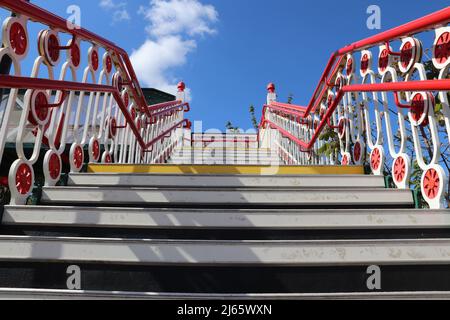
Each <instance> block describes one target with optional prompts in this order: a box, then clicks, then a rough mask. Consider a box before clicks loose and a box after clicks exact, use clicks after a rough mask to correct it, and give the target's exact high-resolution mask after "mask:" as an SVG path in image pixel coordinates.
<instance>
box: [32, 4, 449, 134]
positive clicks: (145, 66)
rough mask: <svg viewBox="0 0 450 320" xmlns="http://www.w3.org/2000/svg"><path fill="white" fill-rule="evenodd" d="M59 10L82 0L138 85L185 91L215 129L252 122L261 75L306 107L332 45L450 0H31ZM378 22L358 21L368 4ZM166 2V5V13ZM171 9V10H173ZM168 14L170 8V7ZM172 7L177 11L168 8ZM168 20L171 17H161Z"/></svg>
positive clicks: (87, 18)
mask: <svg viewBox="0 0 450 320" xmlns="http://www.w3.org/2000/svg"><path fill="white" fill-rule="evenodd" d="M32 2H33V3H35V4H38V5H40V6H42V7H44V8H46V9H48V10H51V11H52V12H54V13H56V14H58V15H60V16H64V17H67V16H68V14H67V13H66V9H67V7H68V6H69V5H72V4H75V5H78V6H80V8H81V10H82V11H81V13H82V16H81V18H82V20H81V23H82V26H83V27H85V28H87V29H89V30H91V31H94V32H96V33H98V34H100V35H102V36H103V37H105V38H108V39H110V40H112V41H113V42H115V43H116V44H118V45H119V46H121V47H123V48H124V49H126V50H127V51H128V52H129V54H130V55H132V53H133V52H135V54H134V55H133V61H134V62H135V63H136V69H137V70H138V73H139V74H140V80H141V82H142V84H143V86H146V85H150V86H156V87H160V88H161V89H167V90H171V89H173V85H174V84H176V82H177V81H179V80H184V81H185V82H186V84H187V86H188V87H189V89H190V96H191V99H192V101H191V107H192V111H191V113H190V114H189V118H190V119H191V120H203V121H204V129H207V128H219V129H223V128H224V125H225V123H226V121H227V120H231V121H232V122H233V123H234V124H235V125H238V126H240V127H242V128H244V129H245V130H247V129H248V128H250V127H251V123H250V117H249V114H248V107H249V105H250V104H254V105H255V107H256V109H257V117H258V120H259V117H260V112H261V108H262V105H263V104H264V101H265V95H266V91H265V87H266V85H267V83H268V82H274V83H275V84H276V85H277V92H278V95H279V99H280V101H285V100H286V97H287V96H288V94H289V93H292V94H293V95H294V103H296V104H300V105H304V104H307V103H308V101H309V99H310V97H311V94H312V93H313V91H314V88H315V86H316V84H317V81H318V79H319V77H320V75H321V74H322V71H323V69H324V67H325V64H326V62H327V60H328V58H329V56H330V54H331V52H333V51H334V50H336V49H338V48H341V47H343V46H344V45H346V44H349V43H351V42H354V41H357V40H360V39H362V38H365V37H368V36H371V35H373V34H376V33H378V32H381V31H383V30H387V29H390V28H392V27H395V26H397V25H400V24H403V23H406V22H408V21H411V20H414V19H416V18H419V17H421V16H424V15H426V14H428V13H431V12H434V11H436V10H439V9H442V8H444V7H446V6H447V5H448V0H446V1H444V0H433V1H426V0H414V1H411V0H396V1H392V0H391V1H388V0H378V1H377V0H371V1H366V0H342V1H328V0H322V1H299V0H277V1H273V0H272V1H268V0H242V1H237V0H217V1H214V0H152V1H150V0H58V1H48V0H33V1H32ZM373 4H375V5H378V6H380V8H381V10H382V29H381V30H369V29H368V28H367V27H366V20H367V18H368V15H367V14H366V9H367V8H368V6H369V5H373ZM172 9H173V11H172ZM177 10H178V11H177ZM168 12H172V14H168ZM173 12H176V13H173ZM169 21H170V23H169Z"/></svg>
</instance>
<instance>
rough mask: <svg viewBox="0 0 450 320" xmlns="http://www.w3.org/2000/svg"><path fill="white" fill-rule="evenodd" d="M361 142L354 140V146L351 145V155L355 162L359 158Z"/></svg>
mask: <svg viewBox="0 0 450 320" xmlns="http://www.w3.org/2000/svg"><path fill="white" fill-rule="evenodd" d="M361 152H362V150H361V143H359V142H356V143H355V146H354V147H353V157H354V159H355V162H358V161H359V160H361Z"/></svg>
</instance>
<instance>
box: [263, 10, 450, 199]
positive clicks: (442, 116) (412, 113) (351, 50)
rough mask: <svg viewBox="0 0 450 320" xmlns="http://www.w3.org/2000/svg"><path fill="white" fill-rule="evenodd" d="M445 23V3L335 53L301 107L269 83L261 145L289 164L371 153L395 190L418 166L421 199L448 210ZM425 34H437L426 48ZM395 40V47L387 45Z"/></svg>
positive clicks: (449, 30) (449, 63)
mask: <svg viewBox="0 0 450 320" xmlns="http://www.w3.org/2000/svg"><path fill="white" fill-rule="evenodd" d="M449 23H450V7H447V8H445V9H443V10H440V11H438V12H435V13H433V14H430V15H428V16H426V17H423V18H420V19H417V20H415V21H412V22H410V23H407V24H405V25H402V26H400V27H397V28H394V29H392V30H389V31H386V32H383V33H380V34H378V35H375V36H373V37H370V38H367V39H364V40H362V41H358V42H356V43H354V44H351V45H349V46H346V47H344V48H342V49H340V50H338V51H336V52H335V53H333V54H332V55H331V58H330V60H329V61H328V64H327V66H326V68H325V70H324V72H323V74H322V77H321V78H320V80H319V83H318V85H317V87H316V89H315V91H314V93H313V96H312V97H311V100H310V102H309V104H308V105H307V106H306V107H302V106H294V105H290V104H283V103H280V102H277V101H276V94H275V86H274V85H273V84H270V85H269V86H268V92H269V93H268V97H267V104H266V105H265V106H264V108H263V115H262V119H261V123H260V130H259V133H258V137H259V141H260V144H261V146H263V147H270V148H273V149H276V150H278V152H279V154H280V158H281V159H284V160H285V162H286V164H337V163H339V162H340V163H341V164H342V165H350V164H352V163H354V164H363V163H364V161H365V160H366V152H368V153H369V155H367V156H368V158H369V159H368V161H369V164H370V166H371V169H372V172H373V173H374V174H376V175H382V174H385V173H387V174H392V176H393V177H394V183H395V184H396V185H397V187H399V188H408V187H409V184H410V177H411V175H412V172H413V169H414V168H417V167H418V168H420V169H419V170H420V171H421V174H422V179H421V181H420V185H421V191H422V194H423V195H424V198H425V200H426V201H427V202H428V204H429V205H430V206H431V207H433V208H442V207H447V206H448V203H449V202H450V196H448V195H449V194H450V189H449V188H448V177H449V171H450V158H447V156H446V154H445V153H446V152H448V151H449V149H448V148H446V147H445V146H448V143H449V142H450V139H449V137H450V107H449V99H450V95H449V92H450V80H449V77H450V74H449V70H450V27H449V26H448V24H449ZM425 31H427V32H428V31H432V32H434V33H435V38H434V42H433V44H432V45H431V46H429V47H427V46H426V44H424V43H425V41H428V42H429V36H424V35H423V33H424V32H425ZM422 37H423V41H422V40H421V38H422ZM398 42H400V43H401V45H400V48H399V50H394V49H393V47H392V45H391V44H393V45H396V43H398ZM377 49H378V51H379V54H378V65H377V66H376V67H375V68H374V67H373V66H372V65H373V62H374V61H375V62H376V61H377V60H376V58H374V51H375V50H377ZM357 55H360V57H361V58H360V60H359V61H357V60H356V59H357ZM358 69H359V70H358ZM358 71H359V74H360V76H361V78H359V76H358V75H357V73H358ZM368 93H370V95H369V94H368ZM387 93H392V94H389V95H388V94H387ZM401 100H402V101H403V102H400V101H401ZM404 112H405V113H407V114H404ZM371 114H373V116H371ZM395 117H396V118H397V121H396V122H395V121H392V120H391V119H392V118H395ZM373 119H375V121H373ZM408 125H409V126H408ZM327 128H328V130H327V131H326V130H325V129H327ZM442 140H446V142H447V143H446V144H445V143H441V141H442ZM336 143H337V147H336ZM386 149H387V150H388V152H386V151H385V150H386ZM388 156H389V157H388ZM414 170H417V169H414ZM419 174H420V173H419ZM416 175H417V174H416Z"/></svg>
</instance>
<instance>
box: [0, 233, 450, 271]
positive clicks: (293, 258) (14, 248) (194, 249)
mask: <svg viewBox="0 0 450 320" xmlns="http://www.w3.org/2000/svg"><path fill="white" fill-rule="evenodd" d="M0 260H1V261H27V262H31V261H39V262H45V261H48V262H68V261H70V262H83V263H112V264H119V265H123V264H125V265H205V266H206V265H214V266H219V265H276V266H305V267H306V266H319V265H320V266H357V265H359V266H367V265H372V264H375V265H420V264H422V265H436V264H450V239H421V240H320V241H305V240H291V241H236V240H232V241H230V240H226V241H225V240H146V239H139V240H125V239H97V238H68V237H26V236H0Z"/></svg>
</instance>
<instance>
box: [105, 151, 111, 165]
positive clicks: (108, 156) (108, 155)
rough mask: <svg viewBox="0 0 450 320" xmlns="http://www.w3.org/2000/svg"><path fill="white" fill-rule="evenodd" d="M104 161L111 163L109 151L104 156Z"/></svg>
mask: <svg viewBox="0 0 450 320" xmlns="http://www.w3.org/2000/svg"><path fill="white" fill-rule="evenodd" d="M105 162H106V163H112V157H111V155H110V154H109V153H108V154H107V155H106V157H105Z"/></svg>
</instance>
